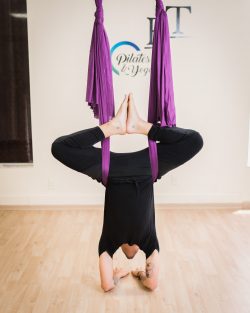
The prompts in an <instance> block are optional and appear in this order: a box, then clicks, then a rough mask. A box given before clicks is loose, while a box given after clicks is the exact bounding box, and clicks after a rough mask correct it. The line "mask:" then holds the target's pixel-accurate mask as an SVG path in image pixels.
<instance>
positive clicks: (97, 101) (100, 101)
mask: <svg viewBox="0 0 250 313" xmlns="http://www.w3.org/2000/svg"><path fill="white" fill-rule="evenodd" d="M95 4H96V12H95V14H94V15H95V21H94V26H93V32H92V39H91V45H90V52H89V65H88V78H87V90H86V101H87V102H88V105H89V106H90V107H91V109H92V110H93V112H94V118H98V119H99V125H101V124H103V123H106V122H108V121H109V120H111V119H112V118H113V117H114V116H115V106H114V90H113V78H112V64H111V53H110V45H109V40H108V36H107V33H106V30H105V27H104V13H103V6H102V0H95ZM155 15H156V19H155V29H154V36H153V47H152V61H151V73H150V88H149V104H148V122H151V123H158V122H160V126H166V125H167V126H169V127H172V126H176V116H175V104H174V91H173V79H172V67H171V54H170V38H169V27H168V18H167V13H166V12H165V10H164V6H163V3H162V0H156V10H155ZM148 143H149V156H150V163H151V170H152V180H153V182H154V181H156V179H157V176H158V157H157V145H156V142H155V141H154V140H150V139H148ZM101 146H102V182H103V184H104V185H105V186H106V185H107V179H108V174H109V166H110V137H107V138H104V139H103V140H102V142H101Z"/></svg>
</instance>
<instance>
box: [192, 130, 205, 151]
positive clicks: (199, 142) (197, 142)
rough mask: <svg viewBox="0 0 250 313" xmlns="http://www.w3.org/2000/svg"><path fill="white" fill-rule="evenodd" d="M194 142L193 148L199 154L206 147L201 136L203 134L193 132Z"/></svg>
mask: <svg viewBox="0 0 250 313" xmlns="http://www.w3.org/2000/svg"><path fill="white" fill-rule="evenodd" d="M192 141H193V147H194V149H195V151H196V153H197V152H199V151H200V150H201V149H202V147H203V145H204V141H203V137H202V136H201V134H200V133H199V132H198V131H196V130H194V131H193V134H192Z"/></svg>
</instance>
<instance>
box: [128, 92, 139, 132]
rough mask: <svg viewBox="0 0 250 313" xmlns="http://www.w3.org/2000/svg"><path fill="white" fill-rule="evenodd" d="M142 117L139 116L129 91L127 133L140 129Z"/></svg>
mask: <svg viewBox="0 0 250 313" xmlns="http://www.w3.org/2000/svg"><path fill="white" fill-rule="evenodd" d="M141 123H142V119H141V118H140V116H139V114H138V112H137V109H136V107H135V103H134V97H133V94H132V93H131V92H130V93H129V96H128V118H127V133H128V134H136V133H139V132H140V130H141Z"/></svg>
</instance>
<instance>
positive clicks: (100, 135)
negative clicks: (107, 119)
mask: <svg viewBox="0 0 250 313" xmlns="http://www.w3.org/2000/svg"><path fill="white" fill-rule="evenodd" d="M93 131H94V134H95V136H96V139H98V141H100V140H103V139H104V138H105V134H104V132H103V131H102V130H101V128H100V127H99V126H95V127H94V128H93Z"/></svg>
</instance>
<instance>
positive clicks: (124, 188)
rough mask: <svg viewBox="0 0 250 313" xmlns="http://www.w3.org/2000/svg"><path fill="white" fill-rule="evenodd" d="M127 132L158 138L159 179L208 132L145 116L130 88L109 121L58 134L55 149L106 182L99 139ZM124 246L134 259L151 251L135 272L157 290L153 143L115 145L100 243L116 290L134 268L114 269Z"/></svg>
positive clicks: (106, 275) (105, 275)
mask: <svg viewBox="0 0 250 313" xmlns="http://www.w3.org/2000/svg"><path fill="white" fill-rule="evenodd" d="M125 134H142V135H145V136H147V137H148V138H150V139H152V140H155V141H158V143H157V154H158V168H159V170H158V177H157V179H156V181H157V180H158V179H160V178H161V177H162V176H163V175H165V174H166V173H168V172H169V171H171V170H173V169H174V168H176V167H178V166H180V165H182V164H183V163H185V162H187V161H188V160H190V159H191V158H192V157H194V156H195V155H196V154H197V153H198V152H199V151H200V150H201V148H202V147H203V138H202V136H201V135H200V133H199V132H197V131H195V130H192V129H185V128H180V127H168V126H164V127H161V126H160V125H159V124H152V123H149V122H147V121H144V120H143V119H142V118H140V116H139V114H138V112H137V110H136V107H135V104H134V100H133V95H132V94H131V93H130V94H129V95H128V96H127V95H126V97H125V99H124V101H123V102H122V104H121V106H120V108H119V110H118V112H117V114H116V116H115V117H113V118H112V119H111V120H110V121H109V122H107V123H105V124H102V125H99V126H95V127H92V128H88V129H84V130H80V131H78V132H74V133H72V134H69V135H65V136H61V137H59V138H57V139H55V140H54V142H53V143H52V146H51V152H52V154H53V156H54V157H55V158H56V159H57V160H59V161H60V162H61V163H63V164H64V165H66V166H68V167H70V168H72V169H73V170H76V171H78V172H81V173H83V174H86V175H88V176H89V177H91V178H92V179H95V180H96V181H98V182H99V183H102V180H101V177H102V176H101V175H102V167H101V165H102V151H101V148H97V147H94V146H93V145H94V144H96V143H97V142H99V141H101V140H103V139H104V138H106V137H109V136H113V135H125ZM119 247H121V249H122V251H123V252H124V254H125V255H126V257H127V258H129V259H131V258H133V257H134V256H135V254H136V253H137V252H138V250H139V249H141V250H142V251H143V252H144V253H145V256H146V264H145V269H138V268H137V269H136V270H134V271H132V275H133V276H134V277H137V278H138V279H139V280H140V281H141V282H142V284H143V285H144V286H145V287H147V288H148V289H149V290H154V289H155V288H156V287H157V286H158V278H159V243H158V239H157V233H156V229H155V207H154V192H153V181H152V176H151V164H150V158H149V148H148V147H147V148H145V149H142V150H139V151H136V152H129V153H117V152H112V151H110V168H109V177H108V183H107V186H106V190H105V204H104V220H103V225H102V233H101V237H100V240H99V245H98V253H99V269H100V279H101V287H102V289H103V290H104V291H109V290H112V289H113V288H114V287H115V286H116V285H117V283H118V281H119V279H121V278H122V277H125V276H127V275H128V274H129V272H128V271H126V270H124V269H122V268H115V269H113V254H114V253H115V251H116V250H117V249H118V248H119Z"/></svg>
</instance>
